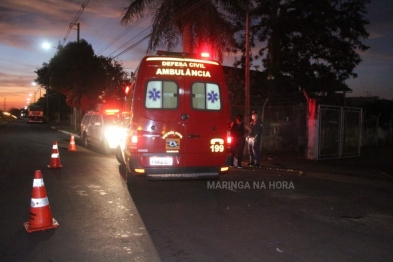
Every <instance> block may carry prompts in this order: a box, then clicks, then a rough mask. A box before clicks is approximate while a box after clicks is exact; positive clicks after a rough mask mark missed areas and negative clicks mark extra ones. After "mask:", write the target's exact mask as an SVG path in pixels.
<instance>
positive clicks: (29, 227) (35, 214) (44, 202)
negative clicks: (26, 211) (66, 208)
mask: <svg viewBox="0 0 393 262" xmlns="http://www.w3.org/2000/svg"><path fill="white" fill-rule="evenodd" d="M23 225H24V226H25V228H26V231H27V232H29V233H31V232H34V231H40V230H47V229H51V228H57V227H58V226H59V223H57V221H56V220H55V219H54V218H53V217H52V212H51V210H50V206H49V201H48V197H47V196H46V190H45V185H44V179H43V178H42V174H41V171H40V170H36V171H35V173H34V180H33V191H32V193H31V204H30V217H29V221H28V222H26V223H23Z"/></svg>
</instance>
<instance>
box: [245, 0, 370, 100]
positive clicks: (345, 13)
mask: <svg viewBox="0 0 393 262" xmlns="http://www.w3.org/2000/svg"><path fill="white" fill-rule="evenodd" d="M367 3H369V0H342V1H337V0H287V1H280V0H269V1H267V0H265V1H256V7H255V9H254V10H253V12H252V14H253V17H254V19H257V21H258V22H257V23H256V24H255V25H254V27H253V31H254V32H255V34H256V37H257V40H258V41H260V42H263V43H265V45H264V46H263V47H262V48H261V49H260V50H259V56H260V58H261V59H262V63H263V66H264V68H265V71H266V72H267V74H268V75H269V76H270V79H274V81H271V83H272V85H271V87H272V88H273V90H271V91H272V92H274V91H276V92H277V91H278V92H280V91H291V90H298V89H299V88H301V89H306V90H307V91H309V92H310V93H319V94H321V93H323V94H324V95H328V94H331V93H334V92H335V91H342V90H345V89H347V88H348V87H347V85H346V84H345V82H344V81H345V80H346V79H348V78H351V77H356V76H357V75H356V74H355V73H354V71H353V70H354V69H355V67H356V66H357V65H358V64H359V63H360V62H361V59H360V56H359V53H358V52H357V51H365V50H367V49H368V47H367V46H366V45H364V44H363V42H362V41H363V40H365V39H366V38H367V37H368V33H367V32H366V30H365V25H367V24H368V21H367V20H366V19H365V18H364V15H365V13H366V11H365V8H366V7H365V6H366V4H367Z"/></svg>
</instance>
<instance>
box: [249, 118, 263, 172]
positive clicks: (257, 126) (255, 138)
mask: <svg viewBox="0 0 393 262" xmlns="http://www.w3.org/2000/svg"><path fill="white" fill-rule="evenodd" d="M251 118H252V121H251V123H250V129H251V132H250V135H249V136H248V153H249V155H250V162H249V163H248V166H256V167H259V166H260V163H261V141H262V130H263V124H262V121H261V120H260V119H259V118H258V114H257V112H256V111H252V113H251Z"/></svg>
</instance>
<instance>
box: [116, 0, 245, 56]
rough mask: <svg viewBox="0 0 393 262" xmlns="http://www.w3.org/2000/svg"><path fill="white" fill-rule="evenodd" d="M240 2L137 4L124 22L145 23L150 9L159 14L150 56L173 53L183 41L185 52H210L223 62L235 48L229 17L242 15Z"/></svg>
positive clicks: (141, 1) (148, 0) (205, 0)
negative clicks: (161, 51) (163, 50)
mask: <svg viewBox="0 0 393 262" xmlns="http://www.w3.org/2000/svg"><path fill="white" fill-rule="evenodd" d="M213 2H216V4H214V3H213ZM239 2H241V1H211V0H199V1H184V0H159V1H154V0H133V1H132V2H131V3H130V5H129V6H128V8H126V9H125V12H124V15H123V18H122V20H121V22H122V24H123V25H128V24H130V23H131V22H133V21H135V20H138V19H141V18H142V17H143V16H144V12H145V11H146V10H145V9H147V10H149V11H151V12H154V14H155V15H154V18H153V25H152V33H151V37H150V40H149V45H148V49H147V52H151V51H153V50H155V49H156V48H157V47H165V48H166V49H167V50H168V51H172V50H173V49H174V48H175V47H176V46H177V45H178V44H179V42H180V40H182V45H183V52H185V53H198V52H199V51H201V50H206V49H207V50H209V51H210V53H211V55H212V57H214V58H216V59H217V60H219V61H222V60H223V53H224V52H225V51H229V50H230V49H231V48H232V47H233V44H234V38H233V36H234V26H233V25H232V23H231V22H230V21H229V20H228V19H227V15H229V14H236V13H239V10H241V9H239V8H237V7H239V5H238V3H239ZM218 7H220V8H218Z"/></svg>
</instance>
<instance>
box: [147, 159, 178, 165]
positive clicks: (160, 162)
mask: <svg viewBox="0 0 393 262" xmlns="http://www.w3.org/2000/svg"><path fill="white" fill-rule="evenodd" d="M172 163H173V159H172V157H151V158H150V165H151V166H171V165H172Z"/></svg>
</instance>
